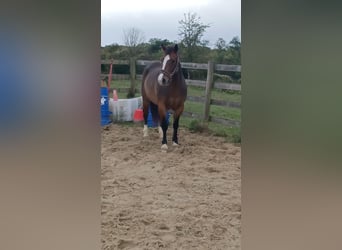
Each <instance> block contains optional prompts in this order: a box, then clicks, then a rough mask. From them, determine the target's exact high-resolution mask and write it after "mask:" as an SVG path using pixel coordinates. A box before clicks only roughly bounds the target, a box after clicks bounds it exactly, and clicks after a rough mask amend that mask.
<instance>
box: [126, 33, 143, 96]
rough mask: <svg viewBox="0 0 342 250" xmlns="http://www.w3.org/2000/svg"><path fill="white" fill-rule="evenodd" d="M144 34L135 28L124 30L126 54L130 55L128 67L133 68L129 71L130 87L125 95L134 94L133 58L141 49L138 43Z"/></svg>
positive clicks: (141, 40) (140, 42)
mask: <svg viewBox="0 0 342 250" xmlns="http://www.w3.org/2000/svg"><path fill="white" fill-rule="evenodd" d="M144 39H145V38H144V34H143V32H142V31H140V30H139V29H136V28H130V29H128V30H124V43H125V45H126V46H127V49H128V55H129V57H130V69H131V70H133V72H131V87H130V89H129V91H128V94H127V97H128V98H130V97H134V96H135V92H136V89H135V85H136V84H135V80H136V79H133V76H134V75H135V58H136V57H138V56H139V52H141V51H142V48H141V46H140V47H139V45H140V44H142V42H143V41H144Z"/></svg>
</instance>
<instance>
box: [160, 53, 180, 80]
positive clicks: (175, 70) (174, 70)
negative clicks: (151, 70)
mask: <svg viewBox="0 0 342 250" xmlns="http://www.w3.org/2000/svg"><path fill="white" fill-rule="evenodd" d="M178 65H179V56H177V61H176V66H175V68H174V69H173V71H172V73H171V74H169V72H167V71H165V69H164V70H163V69H162V70H160V72H161V73H163V74H164V75H166V77H167V78H169V79H170V80H171V79H172V77H173V76H174V75H175V74H176V73H177V71H178V69H179V66H178Z"/></svg>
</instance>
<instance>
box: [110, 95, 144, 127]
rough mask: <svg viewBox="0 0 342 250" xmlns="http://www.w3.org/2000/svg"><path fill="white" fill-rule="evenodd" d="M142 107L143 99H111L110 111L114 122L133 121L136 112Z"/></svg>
mask: <svg viewBox="0 0 342 250" xmlns="http://www.w3.org/2000/svg"><path fill="white" fill-rule="evenodd" d="M141 106H142V97H141V96H140V97H136V98H131V99H118V100H117V101H114V100H113V98H110V99H109V110H110V111H111V112H112V113H113V121H122V122H126V121H133V116H134V111H135V110H136V109H137V108H139V107H141Z"/></svg>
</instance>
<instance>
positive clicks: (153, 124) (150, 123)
mask: <svg viewBox="0 0 342 250" xmlns="http://www.w3.org/2000/svg"><path fill="white" fill-rule="evenodd" d="M170 116H171V114H170V112H166V121H167V124H169V120H170ZM147 127H149V128H156V127H158V122H154V121H153V119H152V113H151V108H150V107H148V116H147Z"/></svg>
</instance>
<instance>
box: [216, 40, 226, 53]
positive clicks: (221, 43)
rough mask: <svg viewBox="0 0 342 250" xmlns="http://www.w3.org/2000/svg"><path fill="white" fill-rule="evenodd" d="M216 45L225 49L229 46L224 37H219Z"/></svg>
mask: <svg viewBox="0 0 342 250" xmlns="http://www.w3.org/2000/svg"><path fill="white" fill-rule="evenodd" d="M215 47H216V48H217V49H218V50H225V49H226V48H227V43H226V41H225V40H224V39H223V38H221V37H220V38H219V39H217V42H216V43H215Z"/></svg>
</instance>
